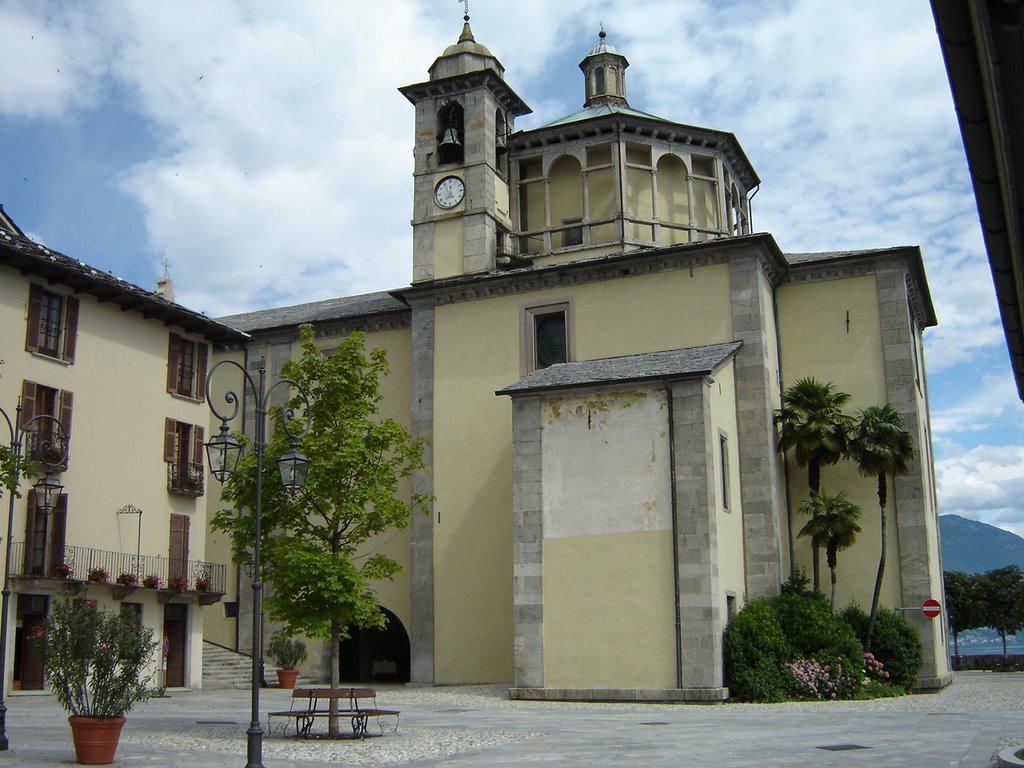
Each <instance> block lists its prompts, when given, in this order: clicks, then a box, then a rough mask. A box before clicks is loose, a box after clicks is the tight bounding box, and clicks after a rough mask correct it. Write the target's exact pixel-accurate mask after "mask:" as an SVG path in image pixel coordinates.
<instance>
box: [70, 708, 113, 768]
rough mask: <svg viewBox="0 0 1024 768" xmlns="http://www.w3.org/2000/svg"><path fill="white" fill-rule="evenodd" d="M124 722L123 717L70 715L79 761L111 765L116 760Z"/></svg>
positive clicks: (72, 734)
mask: <svg viewBox="0 0 1024 768" xmlns="http://www.w3.org/2000/svg"><path fill="white" fill-rule="evenodd" d="M124 722H125V721H124V718H123V717H78V716H76V715H72V716H71V717H69V718H68V723H70V725H71V737H72V739H73V740H74V742H75V755H76V756H77V760H78V762H79V763H82V764H83V765H110V764H111V763H112V762H114V753H115V752H117V744H118V741H120V739H121V728H123V727H124Z"/></svg>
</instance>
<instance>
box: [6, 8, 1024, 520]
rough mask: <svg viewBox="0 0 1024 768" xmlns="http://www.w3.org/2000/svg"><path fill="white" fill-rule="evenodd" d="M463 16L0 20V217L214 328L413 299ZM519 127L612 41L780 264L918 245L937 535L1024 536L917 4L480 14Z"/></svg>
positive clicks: (576, 87) (1001, 361)
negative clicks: (444, 81)
mask: <svg viewBox="0 0 1024 768" xmlns="http://www.w3.org/2000/svg"><path fill="white" fill-rule="evenodd" d="M462 6H463V4H462V3H461V2H457V0H388V1H387V2H374V3H370V2H355V0H290V1H289V2H288V3H272V2H255V1H253V2H241V1H238V0H218V1H217V2H209V1H208V0H205V1H204V2H189V1H188V0H173V1H172V0H145V1H143V0H105V1H102V2H95V1H94V2H84V1H82V2H76V1H75V0H60V1H59V2H45V0H24V1H23V0H0V29H3V30H4V46H3V48H4V50H3V53H2V54H0V61H2V69H3V77H4V84H3V86H2V87H0V203H2V204H3V205H4V207H5V208H6V210H7V212H8V214H9V215H11V216H12V217H13V218H14V220H15V221H16V222H17V223H18V224H19V225H20V226H21V228H22V229H23V230H25V231H26V232H27V233H28V234H30V235H31V236H32V237H33V238H35V239H36V240H38V241H40V242H43V243H45V244H47V245H48V246H51V247H53V248H56V249H58V250H60V251H62V252H64V253H66V254H68V255H70V256H74V257H75V258H78V259H81V260H82V261H85V262H87V263H89V264H90V265H92V266H94V267H97V268H101V269H104V270H107V271H109V272H112V273H113V274H115V275H117V276H119V277H122V278H124V279H126V280H129V281H131V282H134V283H136V284H138V285H141V286H143V287H146V288H152V287H153V286H154V285H155V282H156V280H157V279H158V278H159V277H160V276H161V275H162V274H163V270H164V266H163V265H164V264H165V263H166V264H167V265H168V267H167V268H168V269H169V271H170V275H171V277H173V279H174V283H175V289H176V292H177V298H178V300H179V301H180V302H181V303H183V304H185V305H187V306H190V307H192V308H194V309H199V310H201V311H203V312H206V313H207V314H209V315H211V316H220V315H225V314H231V313H235V312H241V311H246V310H250V309H258V308H262V307H268V306H277V305H282V304H291V303H300V302H304V301H312V300H317V299H323V298H327V297H331V296H339V295H347V294H355V293H362V292H366V291H373V290H383V289H388V288H397V287H400V286H402V285H406V284H407V283H408V282H409V279H410V276H411V231H410V227H409V219H410V217H411V211H412V199H411V195H412V129H413V109H412V106H411V105H410V104H409V103H408V102H407V101H406V100H405V99H404V98H403V97H402V96H401V95H400V94H399V93H398V91H397V90H396V89H397V88H398V87H399V86H401V85H406V84H409V83H415V82H421V81H423V80H425V79H427V68H428V67H429V66H430V64H431V62H432V61H433V59H434V58H435V57H436V56H437V55H438V54H439V53H440V52H441V51H442V50H443V49H444V47H445V46H447V45H448V44H450V43H452V42H455V40H456V39H457V37H458V35H459V33H460V31H461V27H462V13H463V7H462ZM469 10H470V14H471V16H472V25H473V31H474V33H475V35H476V39H477V40H478V42H481V43H483V44H485V45H486V46H487V47H488V48H490V50H491V51H492V52H493V53H494V54H495V55H496V56H498V58H499V59H500V60H501V62H502V64H504V66H505V67H506V80H507V81H508V82H509V84H510V85H511V86H512V87H513V88H514V89H515V90H516V91H517V92H518V93H519V94H520V95H521V96H522V97H523V98H524V99H525V101H526V102H527V103H528V104H529V105H530V106H531V107H532V108H533V110H534V112H533V114H532V115H530V116H528V117H527V118H524V119H521V120H520V121H518V122H517V123H516V127H517V128H530V127H534V126H537V125H541V124H543V123H544V122H547V121H549V120H551V119H554V118H557V117H561V116H563V115H565V114H568V113H570V112H573V111H575V110H577V109H579V108H580V107H581V106H582V101H583V84H582V79H581V75H580V72H579V70H578V68H577V64H578V63H579V61H580V60H581V59H582V58H583V56H584V55H585V54H586V53H587V52H588V51H589V50H590V48H591V47H593V45H594V44H595V43H596V42H597V32H598V29H599V26H600V24H602V23H603V24H604V26H605V28H606V29H607V31H608V35H609V37H608V40H609V42H611V43H612V44H613V45H615V47H616V48H617V49H618V50H619V51H620V52H622V53H624V54H626V56H627V57H628V58H629V61H630V65H631V66H630V69H629V72H628V83H629V98H630V104H631V106H633V107H635V108H637V109H641V110H644V111H647V112H652V113H654V114H657V115H661V116H662V117H665V118H667V119H670V120H673V121H676V122H681V123H689V124H694V125H700V126H705V127H708V128H715V129H719V130H727V131H731V132H733V133H735V134H736V136H737V138H738V139H739V141H740V143H741V144H742V145H743V147H744V149H745V151H746V153H747V156H748V157H749V158H750V160H751V162H752V163H753V164H754V167H755V168H756V169H757V171H758V173H759V175H760V177H761V179H762V185H761V189H760V190H759V192H758V194H757V196H756V197H755V198H754V201H753V209H754V227H755V229H756V230H758V231H766V232H771V233H772V234H773V235H774V236H775V238H776V240H777V241H778V242H779V244H780V246H781V247H782V249H783V250H784V251H791V252H802V251H816V250H818V251H824V250H835V249H842V248H875V247H885V246H891V245H905V244H916V245H920V246H921V248H922V250H923V252H924V256H925V263H926V269H927V272H928V277H929V281H930V284H931V290H932V297H933V300H934V303H935V306H936V309H937V312H938V315H939V323H940V325H939V327H938V328H935V329H931V330H929V331H927V332H926V336H925V339H926V355H927V359H928V367H929V387H930V393H931V402H932V420H933V429H934V434H935V454H936V467H937V472H938V479H939V489H940V508H941V511H942V512H943V513H956V514H961V515H964V516H966V517H971V518H975V519H980V520H984V521H985V522H989V523H992V524H995V525H999V526H1001V527H1004V528H1006V529H1008V530H1013V531H1015V532H1017V533H1019V534H1022V535H1024V507H1022V504H1021V502H1020V501H1019V500H1020V499H1021V498H1022V496H1024V436H1022V434H1021V424H1022V421H1024V408H1022V406H1021V404H1020V402H1019V401H1018V399H1017V397H1016V394H1015V390H1014V386H1013V381H1012V378H1011V375H1010V371H1009V363H1008V361H1007V354H1006V350H1005V344H1004V341H1003V336H1002V332H1001V329H1000V326H999V323H998V318H997V313H996V307H995V298H994V292H993V289H992V281H991V276H990V274H989V271H988V268H987V262H986V261H985V256H984V250H983V247H982V240H981V234H980V229H979V225H978V219H977V213H976V209H975V205H974V199H973V196H972V193H971V188H970V182H969V178H968V173H967V168H966V164H965V160H964V153H963V147H962V143H961V140H960V135H959V132H958V129H957V125H956V120H955V116H954V112H953V106H952V100H951V98H950V95H949V85H948V81H947V79H946V74H945V70H944V68H943V64H942V58H941V54H940V52H939V47H938V42H937V39H936V34H935V26H934V22H933V19H932V16H931V11H930V7H929V5H928V3H926V2H923V0H922V1H921V2H894V1H893V0H860V1H859V2H857V3H822V2H821V0H685V1H684V0H644V2H642V3H641V2H637V0H565V1H564V2H551V1H550V0H544V2H541V0H517V2H514V3H509V2H498V0H471V2H470V8H469Z"/></svg>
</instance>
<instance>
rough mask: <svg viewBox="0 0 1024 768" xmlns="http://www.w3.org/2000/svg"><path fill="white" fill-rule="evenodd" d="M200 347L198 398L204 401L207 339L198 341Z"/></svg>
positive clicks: (197, 376)
mask: <svg viewBox="0 0 1024 768" xmlns="http://www.w3.org/2000/svg"><path fill="white" fill-rule="evenodd" d="M196 347H197V349H198V353H199V354H198V355H197V357H198V360H197V362H196V399H197V400H198V401H199V402H203V401H204V400H205V399H206V355H207V345H206V342H205V341H200V342H197V343H196Z"/></svg>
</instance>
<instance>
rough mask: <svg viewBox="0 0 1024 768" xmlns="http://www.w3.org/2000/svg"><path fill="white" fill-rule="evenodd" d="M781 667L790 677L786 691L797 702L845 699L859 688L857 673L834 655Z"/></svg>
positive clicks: (852, 666)
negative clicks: (820, 659)
mask: <svg viewBox="0 0 1024 768" xmlns="http://www.w3.org/2000/svg"><path fill="white" fill-rule="evenodd" d="M785 668H786V671H787V672H788V673H789V674H790V675H791V676H792V678H793V682H792V686H791V688H790V692H791V693H792V694H793V696H794V697H795V698H798V699H849V698H852V697H853V696H854V694H856V693H857V690H858V689H859V687H860V674H861V673H860V670H859V669H857V668H856V667H855V666H854V665H852V664H850V662H849V660H847V659H844V658H840V657H838V656H837V657H836V658H834V659H830V660H826V661H819V660H818V659H800V660H799V661H794V662H789V663H787V664H786V665H785Z"/></svg>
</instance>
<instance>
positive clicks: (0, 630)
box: [0, 398, 68, 751]
mask: <svg viewBox="0 0 1024 768" xmlns="http://www.w3.org/2000/svg"><path fill="white" fill-rule="evenodd" d="M21 411H22V409H21V399H20V398H19V399H18V405H17V407H16V408H15V410H14V422H13V423H12V422H11V417H10V416H8V415H7V412H6V411H5V410H4V409H3V408H0V416H3V417H4V421H6V422H7V428H8V430H10V433H11V454H12V456H11V459H12V461H13V462H14V466H13V474H12V480H13V483H12V487H10V488H8V489H7V494H8V497H9V498H8V500H7V539H6V541H5V542H4V586H3V600H2V602H0V751H3V750H6V749H8V748H9V747H10V743H9V741H8V739H7V702H6V692H7V643H8V639H9V637H8V636H9V634H10V633H9V631H8V629H9V627H8V625H9V623H10V618H9V617H10V612H11V531H12V530H13V529H14V497H15V492H16V491H17V488H18V484H19V481H20V479H21V451H22V442H23V441H24V437H25V434H26V432H28V430H29V429H30V428H32V425H33V423H35V422H44V421H46V422H52V423H53V424H54V425H55V427H56V433H55V438H52V439H51V441H50V442H49V444H47V443H42V444H40V446H39V447H40V448H41V449H42V456H43V458H42V464H43V468H44V469H45V470H46V476H47V478H49V477H50V472H51V470H52V469H53V468H54V467H57V466H60V465H61V464H63V462H64V459H66V458H67V450H68V442H67V441H68V436H67V432H65V431H64V425H63V424H61V422H60V420H59V419H57V418H56V417H55V416H50V415H49V414H40V415H37V416H33V417H32V418H30V419H28V420H27V421H26V422H25V423H24V424H22V423H21ZM55 445H56V448H54V446H55ZM51 450H57V451H58V453H57V457H56V459H55V461H54V462H53V463H51V461H50V459H49V458H48V453H49V451H51ZM42 514H44V515H46V514H49V510H48V509H43V510H42ZM44 530H46V531H48V529H44ZM43 545H44V552H45V551H47V550H46V546H45V545H46V534H45V533H44V537H43ZM44 562H45V555H44Z"/></svg>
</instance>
